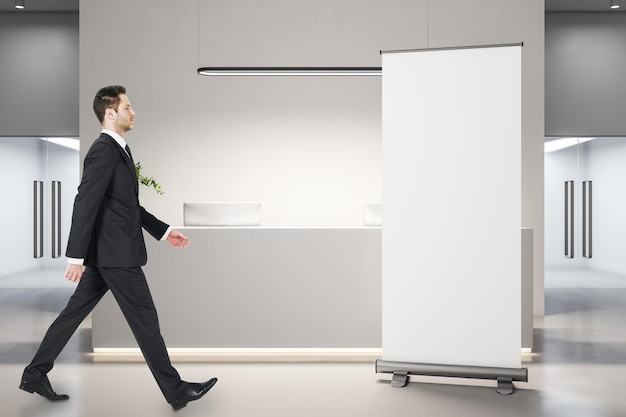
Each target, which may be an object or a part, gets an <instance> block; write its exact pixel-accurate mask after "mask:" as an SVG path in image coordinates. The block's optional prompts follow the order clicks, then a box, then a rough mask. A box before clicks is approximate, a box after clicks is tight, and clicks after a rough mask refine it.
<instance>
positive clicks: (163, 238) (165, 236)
mask: <svg viewBox="0 0 626 417" xmlns="http://www.w3.org/2000/svg"><path fill="white" fill-rule="evenodd" d="M171 231H172V226H170V227H168V228H167V230H166V231H165V234H164V235H163V236H162V237H161V239H159V241H162V240H165V239H167V237H168V236H169V234H170V232H171Z"/></svg>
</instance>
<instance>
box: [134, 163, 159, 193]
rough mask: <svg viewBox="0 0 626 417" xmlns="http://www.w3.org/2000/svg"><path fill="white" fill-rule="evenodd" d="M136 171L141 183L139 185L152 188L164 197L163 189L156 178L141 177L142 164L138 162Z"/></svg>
mask: <svg viewBox="0 0 626 417" xmlns="http://www.w3.org/2000/svg"><path fill="white" fill-rule="evenodd" d="M135 171H136V172H137V181H139V184H143V185H145V186H146V187H152V188H154V191H156V193H157V194H159V195H163V189H162V188H161V186H160V185H159V183H158V182H156V180H155V179H154V178H152V177H144V176H143V175H141V162H137V163H136V164H135Z"/></svg>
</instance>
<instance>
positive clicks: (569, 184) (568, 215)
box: [565, 181, 574, 258]
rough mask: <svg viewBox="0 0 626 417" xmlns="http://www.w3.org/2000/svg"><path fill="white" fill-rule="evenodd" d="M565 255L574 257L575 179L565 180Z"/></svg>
mask: <svg viewBox="0 0 626 417" xmlns="http://www.w3.org/2000/svg"><path fill="white" fill-rule="evenodd" d="M565 257H566V258H573V257H574V181H565Z"/></svg>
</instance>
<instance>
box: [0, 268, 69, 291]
mask: <svg viewBox="0 0 626 417" xmlns="http://www.w3.org/2000/svg"><path fill="white" fill-rule="evenodd" d="M64 273H65V264H62V265H61V266H55V267H49V268H42V269H31V270H29V271H24V272H20V273H17V274H8V275H2V276H0V288H74V287H76V284H72V283H71V282H68V281H67V280H66V279H65V277H64Z"/></svg>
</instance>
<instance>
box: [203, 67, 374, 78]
mask: <svg viewBox="0 0 626 417" xmlns="http://www.w3.org/2000/svg"><path fill="white" fill-rule="evenodd" d="M198 74H200V75H207V76H361V75H381V74H382V68H381V67H202V68H198Z"/></svg>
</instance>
